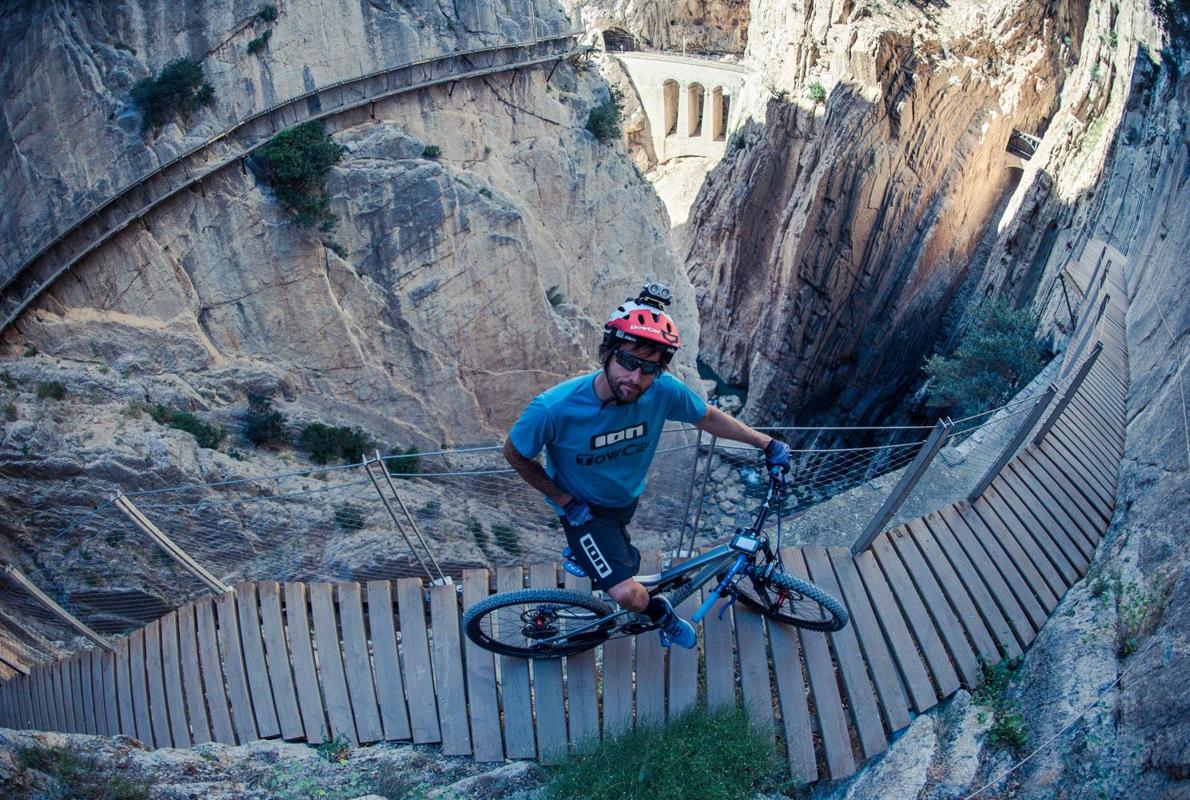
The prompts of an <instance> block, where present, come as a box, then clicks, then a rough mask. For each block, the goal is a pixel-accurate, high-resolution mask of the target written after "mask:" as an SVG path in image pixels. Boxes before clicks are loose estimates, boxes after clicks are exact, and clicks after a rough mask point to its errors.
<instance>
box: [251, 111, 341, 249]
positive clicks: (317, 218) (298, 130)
mask: <svg viewBox="0 0 1190 800" xmlns="http://www.w3.org/2000/svg"><path fill="white" fill-rule="evenodd" d="M342 156H343V148H342V147H341V146H340V145H338V144H337V143H336V142H335V140H334V139H332V138H331V137H330V135H329V134H328V133H327V132H326V127H325V126H324V125H323V124H322V121H321V120H311V121H310V122H303V123H302V124H301V125H295V126H293V127H292V128H286V129H285V130H283V131H281V132H280V133H278V134H277V135H276V136H274V137H273V138H272V139H270V140H269V143H268V144H266V145H265V146H264V147H262V148H260V150H258V151H257V155H256V163H258V164H259V165H260V167H261V171H262V177H263V178H264V180H265V182H266V183H268V184H269V185H270V186H271V187H272V189H273V194H275V195H276V196H277V199H278V200H280V201H281V204H282V205H283V206H285V207H286V208H287V209H289V210H290V211H291V212H293V214H294V222H296V223H297V224H298V225H300V226H301V227H303V228H312V227H314V226H315V225H317V226H319V227H320V228H321V229H322V230H330V229H331V228H333V227H334V225H335V221H336V217H335V215H334V214H332V213H331V212H330V210H329V206H330V198H329V197H328V196H327V193H326V173H327V172H329V171H330V168H331V167H332V166H334V165H335V164H337V163H338V162H339V159H340V158H342Z"/></svg>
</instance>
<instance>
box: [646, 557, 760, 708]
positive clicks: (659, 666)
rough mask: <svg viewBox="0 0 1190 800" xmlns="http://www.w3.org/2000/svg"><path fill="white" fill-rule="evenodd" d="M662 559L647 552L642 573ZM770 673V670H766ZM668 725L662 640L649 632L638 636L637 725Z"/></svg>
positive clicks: (649, 572) (654, 569) (655, 567)
mask: <svg viewBox="0 0 1190 800" xmlns="http://www.w3.org/2000/svg"><path fill="white" fill-rule="evenodd" d="M660 562H661V557H660V555H659V554H657V553H647V554H646V555H645V556H644V558H643V559H642V560H641V573H642V574H645V575H649V574H652V573H655V572H657V571H658V567H659V566H660ZM766 672H767V670H766ZM663 722H665V649H664V648H662V647H661V637H660V635H659V634H658V633H656V632H652V631H650V632H649V633H646V634H642V635H640V636H637V637H636V726H637V727H638V728H639V727H641V726H643V725H660V724H661V723H663Z"/></svg>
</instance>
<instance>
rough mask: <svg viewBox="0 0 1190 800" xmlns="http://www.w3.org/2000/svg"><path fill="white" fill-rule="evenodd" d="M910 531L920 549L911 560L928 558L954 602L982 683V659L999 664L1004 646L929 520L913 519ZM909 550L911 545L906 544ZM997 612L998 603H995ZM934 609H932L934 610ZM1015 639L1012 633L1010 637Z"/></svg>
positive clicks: (944, 593)
mask: <svg viewBox="0 0 1190 800" xmlns="http://www.w3.org/2000/svg"><path fill="white" fill-rule="evenodd" d="M907 527H908V528H909V531H910V534H911V535H910V537H908V538H911V539H912V540H913V544H914V545H915V546H916V550H917V552H918V555H917V556H914V555H912V554H911V555H910V556H909V558H910V559H914V558H924V561H925V564H926V565H928V567H929V570H930V572H931V573H932V575H933V578H934V580H935V581H937V584H938V586H939V588H940V589H941V590H942V594H943V595H945V599H946V600H948V601H949V602H950V607H951V609H952V610H953V612H954V615H955V616H956V617H958V621H959V622H960V623H961V624H962V626H963V630H964V631H965V632H966V639H965V640H964V641H965V642H966V643H968V647H969V648H971V649H973V651H974V653H973V654H974V656H975V657H976V662H977V663H976V664H975V675H974V678H975V682H976V683H978V682H979V680H980V678H981V677H982V676H981V674H980V671H979V664H978V661H979V660H980V659H982V660H983V661H986V662H987V663H989V664H995V663H996V662H997V661H999V660H1000V648H999V647H997V646H996V640H995V639H994V638H992V634H991V632H990V631H989V630H988V629H987V626H986V625H985V624H984V621H983V617H982V616H981V615H980V613H979V611H978V610H977V609H976V608H975V601H974V599H973V598H972V597H971V595H970V594H969V593H968V592H967V587H966V586H965V585H964V584H963V581H961V580H960V579H959V576H958V575H956V574H955V571H954V568H953V567H951V565H950V561H948V560H947V558H946V554H945V553H943V552H942V549H941V548H940V547H939V545H938V542H937V540H936V539H935V538H934V534H933V533H931V532H930V528H929V526H928V525H926V523H925V520H923V519H915V520H912V521H911V522H910V523H909V525H908V526H907ZM905 549H906V551H909V550H910V549H911V548H910V547H908V546H906V548H905ZM971 577H972V578H973V579H974V580H979V577H978V576H977V575H972V576H971ZM991 605H992V609H993V612H994V613H997V614H998V613H999V612H996V611H995V604H994V603H993V604H991ZM932 610H933V609H932V608H931V611H932ZM1009 638H1011V636H1010V637H1009Z"/></svg>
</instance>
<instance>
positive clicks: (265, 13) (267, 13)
mask: <svg viewBox="0 0 1190 800" xmlns="http://www.w3.org/2000/svg"><path fill="white" fill-rule="evenodd" d="M256 16H257V17H258V18H259V19H261V20H263V21H265V22H276V21H277V7H276V6H273V5H268V6H261V7H260V11H257V12H256Z"/></svg>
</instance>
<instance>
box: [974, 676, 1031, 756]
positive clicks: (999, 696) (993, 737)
mask: <svg viewBox="0 0 1190 800" xmlns="http://www.w3.org/2000/svg"><path fill="white" fill-rule="evenodd" d="M1019 664H1020V662H1019V661H1018V660H1016V659H1003V660H1002V661H1000V662H999V663H997V664H986V663H984V664H981V665H980V668H981V670H982V673H983V675H982V679H981V681H980V684H979V686H977V687H976V688H975V691H973V692H972V693H971V700H972V702H974V703H976V704H977V705H981V706H987V707H988V708H991V709H992V713H993V715H994V718H993V720H992V725H991V727H990V728H988V733H987V741H988V744H989V745H991V746H992V747H995V748H999V749H1004V750H1011V751H1012V752H1013V753H1015V754H1018V755H1019V754H1020V752H1021V751H1022V750H1024V748H1025V745H1027V744H1028V743H1029V731H1028V729H1027V728H1026V726H1025V719H1024V717H1022V716H1021V713H1020V708H1019V707H1018V705H1017V703H1016V700H1015V699H1013V698H1012V696H1011V695H1010V694H1009V693H1008V689H1009V683H1010V682H1011V680H1012V673H1013V672H1015V671H1016V668H1017V666H1019Z"/></svg>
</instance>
